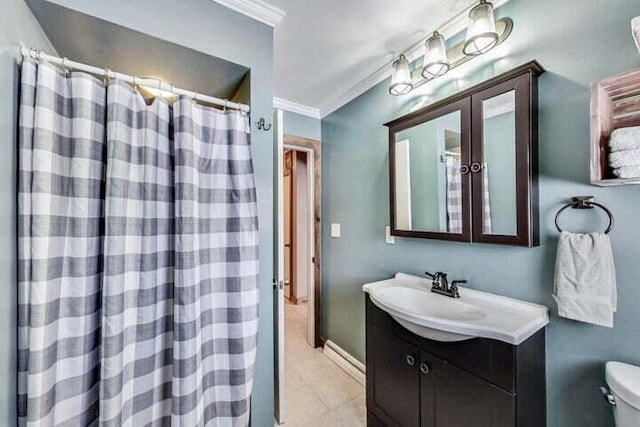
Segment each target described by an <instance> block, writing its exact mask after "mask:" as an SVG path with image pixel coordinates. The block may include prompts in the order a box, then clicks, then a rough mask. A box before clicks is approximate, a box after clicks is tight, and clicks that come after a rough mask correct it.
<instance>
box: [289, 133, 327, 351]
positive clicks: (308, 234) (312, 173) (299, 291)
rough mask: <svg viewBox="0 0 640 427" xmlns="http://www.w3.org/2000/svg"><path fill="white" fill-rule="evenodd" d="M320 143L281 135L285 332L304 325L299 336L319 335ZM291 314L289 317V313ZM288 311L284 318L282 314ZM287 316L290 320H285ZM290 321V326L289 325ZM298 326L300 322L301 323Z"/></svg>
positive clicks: (317, 340)
mask: <svg viewBox="0 0 640 427" xmlns="http://www.w3.org/2000/svg"><path fill="white" fill-rule="evenodd" d="M319 157H320V147H319V141H316V140H311V139H307V138H300V137H296V136H292V135H284V138H283V149H282V174H281V179H282V189H283V196H282V200H281V202H280V204H281V212H282V217H283V218H282V220H283V244H282V247H281V248H280V251H281V254H282V256H283V261H284V274H283V283H284V301H283V302H284V306H285V324H284V329H285V336H286V335H288V334H286V332H287V327H288V326H291V327H292V328H293V327H294V326H295V327H298V328H299V329H300V328H301V326H305V327H304V329H305V333H304V336H305V340H306V342H307V344H308V345H309V346H311V347H312V348H315V347H321V346H322V340H321V337H320V317H319V315H316V314H317V313H320V310H319V308H320V265H319V262H318V261H319V256H318V254H319V253H320V171H319V168H320V162H319ZM293 312H295V313H297V315H295V316H294V315H291V314H290V313H293ZM288 315H289V316H288ZM288 317H291V319H288ZM293 319H297V320H296V323H297V324H296V325H292V324H291V322H293ZM303 324H304V325H303Z"/></svg>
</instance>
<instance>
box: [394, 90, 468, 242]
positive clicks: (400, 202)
mask: <svg viewBox="0 0 640 427" xmlns="http://www.w3.org/2000/svg"><path fill="white" fill-rule="evenodd" d="M470 110H471V106H470V100H469V99H468V98H466V99H462V100H460V101H457V102H454V103H450V104H447V105H445V106H443V107H442V108H438V109H435V110H431V111H430V112H428V113H425V114H424V115H420V116H418V117H412V118H410V119H408V120H406V121H404V122H402V123H399V124H398V125H397V126H394V127H392V128H390V134H389V137H390V138H389V154H390V157H389V168H390V175H389V176H390V193H391V232H392V234H393V235H395V236H406V237H424V238H446V240H456V241H469V240H470V238H471V224H470V218H471V214H470V201H471V200H470V193H471V187H470V186H471V184H470V180H469V167H468V165H469V163H470V162H469V159H470V158H471V149H470V120H471V116H470Z"/></svg>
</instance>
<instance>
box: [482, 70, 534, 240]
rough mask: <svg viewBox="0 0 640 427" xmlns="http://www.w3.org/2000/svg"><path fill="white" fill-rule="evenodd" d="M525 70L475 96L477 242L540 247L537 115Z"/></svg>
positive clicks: (531, 86) (532, 91) (532, 90)
mask: <svg viewBox="0 0 640 427" xmlns="http://www.w3.org/2000/svg"><path fill="white" fill-rule="evenodd" d="M532 83H533V76H532V75H531V73H529V72H526V73H524V74H520V75H518V76H516V77H514V78H512V79H510V80H507V81H505V82H502V83H500V84H497V85H494V86H492V87H490V88H488V89H485V90H482V91H480V92H477V93H475V94H474V95H473V96H472V97H471V117H472V125H471V135H472V141H473V143H472V153H471V164H470V171H471V176H472V187H473V191H472V193H473V196H472V197H473V202H472V204H473V214H472V216H473V220H472V224H473V226H472V228H473V241H474V242H482V243H498V244H505V245H516V246H529V247H531V246H537V245H538V207H537V197H538V196H537V168H538V165H537V146H536V140H537V138H536V135H535V132H536V129H537V118H536V116H537V114H536V113H537V112H536V105H537V100H536V93H535V87H534V85H533V84H532Z"/></svg>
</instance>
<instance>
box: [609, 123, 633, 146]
mask: <svg viewBox="0 0 640 427" xmlns="http://www.w3.org/2000/svg"><path fill="white" fill-rule="evenodd" d="M609 148H611V152H614V151H622V150H637V149H640V126H631V127H626V128H620V129H615V130H614V131H613V132H611V138H610V139H609Z"/></svg>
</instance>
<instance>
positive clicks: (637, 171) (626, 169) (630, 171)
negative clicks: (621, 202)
mask: <svg viewBox="0 0 640 427" xmlns="http://www.w3.org/2000/svg"><path fill="white" fill-rule="evenodd" d="M613 174H614V175H615V176H617V177H618V178H640V165H638V166H622V167H621V168H617V169H614V170H613Z"/></svg>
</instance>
